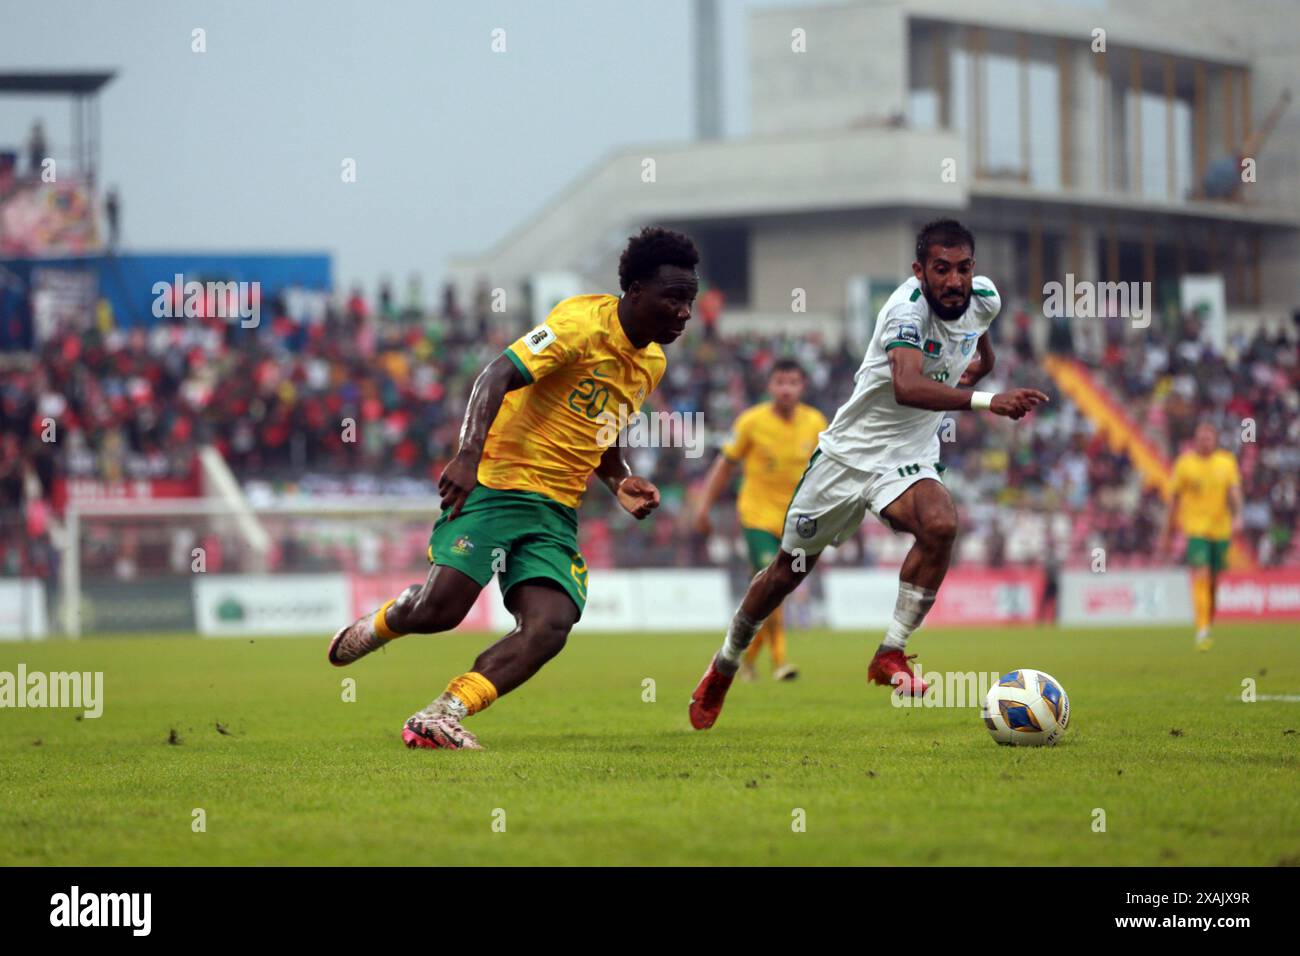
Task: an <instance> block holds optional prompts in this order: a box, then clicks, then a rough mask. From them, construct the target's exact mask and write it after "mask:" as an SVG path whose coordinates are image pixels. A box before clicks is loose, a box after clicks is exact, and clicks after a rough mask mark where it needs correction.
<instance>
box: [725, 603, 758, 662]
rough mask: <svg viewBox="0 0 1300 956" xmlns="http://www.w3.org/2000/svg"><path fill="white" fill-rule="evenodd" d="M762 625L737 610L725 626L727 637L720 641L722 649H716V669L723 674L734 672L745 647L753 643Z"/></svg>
mask: <svg viewBox="0 0 1300 956" xmlns="http://www.w3.org/2000/svg"><path fill="white" fill-rule="evenodd" d="M764 620H766V619H764ZM762 626H763V622H762V621H754V620H751V619H750V617H749V615H747V614H746V613H745V612H744V611H741V610H737V611H736V616H735V617H733V618H732V619H731V625H730V626H729V627H728V628H727V639H726V640H725V641H723V642H722V650H720V651H718V670H720V671H722V673H724V674H734V673H736V671H737V670H738V669H739V668H740V659H741V657H742V656H743V655H744V653H745V648H747V647H749V645H750V644H751V643H753V641H754V635H755V634H757V633H758V629H759V628H760V627H762Z"/></svg>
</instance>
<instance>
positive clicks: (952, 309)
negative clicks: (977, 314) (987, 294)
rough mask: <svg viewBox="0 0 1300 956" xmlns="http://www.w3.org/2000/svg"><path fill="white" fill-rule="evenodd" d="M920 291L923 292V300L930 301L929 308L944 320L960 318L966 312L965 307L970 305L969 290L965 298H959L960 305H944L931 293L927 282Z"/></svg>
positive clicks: (949, 320)
mask: <svg viewBox="0 0 1300 956" xmlns="http://www.w3.org/2000/svg"><path fill="white" fill-rule="evenodd" d="M921 291H922V292H924V293H925V301H926V302H928V303H930V310H931V311H932V312H933V313H934V314H935V315H937V316H938V317H939V318H940V319H942V320H943V321H945V322H952V321H954V320H956V319H960V318H961V317H962V316H963V315H965V314H966V309H967V308H968V307H969V306H970V293H969V292H968V293H966V298H964V299H962V300H961V305H944V304H943V303H942V302H940V301H939V300H938V299H936V298H935V297H934V296H933V295H932V294H931V292H930V286H929V284H928V283H927V284H925V285H923V286H922V287H921Z"/></svg>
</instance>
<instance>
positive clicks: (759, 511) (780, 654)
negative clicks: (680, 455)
mask: <svg viewBox="0 0 1300 956" xmlns="http://www.w3.org/2000/svg"><path fill="white" fill-rule="evenodd" d="M806 384H807V380H806V378H805V376H804V371H803V369H802V368H800V366H799V363H798V362H795V361H794V360H793V359H780V360H779V361H777V362H775V363H773V365H772V368H771V370H770V371H769V372H768V376H767V393H768V395H769V396H771V401H769V402H764V403H763V404H761V405H755V406H754V407H753V408H750V409H748V410H746V411H745V412H743V413H741V415H740V417H739V418H737V419H736V423H735V425H733V426H732V429H731V439H730V440H729V441H728V442H727V444H726V445H725V446H724V447H723V449H722V454H720V455H719V456H718V459H717V461H715V462H714V463H713V467H712V468H711V469H710V470H709V475H708V478H707V479H706V481H705V485H704V494H703V496H702V497H701V498H700V501H699V505H698V506H697V508H696V510H695V520H694V522H693V524H694V528H695V530H696V531H697V532H698V533H700V534H705V535H707V534H709V533H710V532H712V530H713V524H712V522H711V521H710V519H709V509H711V508H712V507H713V503H714V502H715V501H717V500H718V497H719V496H720V495H721V494H722V492H723V489H725V488H726V487H727V486H728V485H730V484H731V479H732V477H733V476H734V475H735V473H736V468H737V466H739V467H740V468H741V469H742V475H743V477H742V478H741V483H740V495H739V497H738V498H737V499H736V511H737V513H738V514H739V516H740V527H741V530H742V531H743V532H744V535H745V543H746V545H747V546H748V548H749V564H750V569H751V571H752V572H753V573H754V574H757V573H758V572H760V571H762V570H763V569H764V568H765V567H767V566H768V565H769V564H771V563H772V559H773V558H775V557H776V554H777V552H778V551H780V550H781V529H782V528H783V527H784V526H785V510H786V506H787V505H789V503H790V496H791V495H793V494H794V489H795V486H796V485H797V484H799V477H800V476H801V475H802V474H803V472H804V469H805V468H806V467H807V465H808V458H809V456H810V455H812V452H813V449H814V448H816V447H817V436H818V435H820V434H821V432H822V430H823V429H824V428H825V427H826V416H825V415H823V414H822V413H821V412H819V411H818V410H817V409H815V408H813V407H812V406H811V405H805V404H803V402H802V401H800V399H802V398H803V390H804V386H805V385H806ZM765 643H766V644H767V646H768V647H769V648H770V653H771V655H772V676H773V677H774V678H776V679H777V680H794V679H795V678H796V677H798V676H799V673H798V671H797V670H796V669H795V668H794V666H793V665H791V664H789V663H787V661H786V658H785V621H784V617H783V614H782V610H781V608H777V609H776V610H775V611H773V612H772V613H771V615H769V616H768V619H767V621H766V622H764V624H763V626H762V628H760V629H759V631H758V633H757V634H756V635H754V642H753V643H752V644H750V645H749V647H748V648H747V649H746V650H745V659H744V661H743V662H742V663H741V666H740V674H741V676H742V677H744V678H745V679H746V680H754V679H755V678H756V676H757V670H756V669H755V667H754V662H755V661H756V660H757V659H758V652H759V649H760V647H761V646H762V645H763V644H765Z"/></svg>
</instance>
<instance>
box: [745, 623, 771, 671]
mask: <svg viewBox="0 0 1300 956" xmlns="http://www.w3.org/2000/svg"><path fill="white" fill-rule="evenodd" d="M768 623H769V622H768V621H764V622H763V626H762V627H760V628H759V629H758V633H757V634H755V635H754V639H753V640H752V641H750V642H749V647H747V648H745V663H746V664H753V663H754V662H755V661H756V660H758V652H759V650H761V649H762V647H763V637H764V635H766V634H767V627H768Z"/></svg>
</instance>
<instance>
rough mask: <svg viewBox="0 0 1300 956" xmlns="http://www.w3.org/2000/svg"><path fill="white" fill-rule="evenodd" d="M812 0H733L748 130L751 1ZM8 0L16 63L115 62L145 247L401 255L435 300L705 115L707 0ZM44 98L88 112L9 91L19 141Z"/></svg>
mask: <svg viewBox="0 0 1300 956" xmlns="http://www.w3.org/2000/svg"><path fill="white" fill-rule="evenodd" d="M801 2H803V0H721V9H722V37H723V50H722V56H723V85H724V96H725V99H724V104H725V105H724V111H725V113H724V115H725V124H726V131H727V134H728V135H742V134H744V133H745V132H746V131H747V115H746V114H747V103H748V96H749V90H748V77H747V75H746V72H745V61H746V49H745V47H746V44H745V30H746V28H745V14H746V11H747V10H748V9H752V8H754V7H761V6H793V5H798V4H799V3H801ZM0 9H2V10H3V14H0V22H2V23H3V27H2V28H0V64H3V66H0V69H4V70H36V69H47V70H54V69H76V70H82V69H111V70H116V71H117V73H118V76H117V78H116V79H115V80H114V81H113V82H112V83H111V84H109V86H108V87H107V88H106V89H105V90H104V92H103V95H102V97H101V111H102V112H101V116H102V139H103V143H102V154H101V155H102V167H101V182H102V183H103V184H104V185H116V186H117V187H118V189H119V193H120V196H121V200H122V212H123V217H122V221H123V233H124V239H125V245H126V248H127V249H129V250H140V251H176V250H184V251H199V250H224V251H250V250H252V251H262V250H268V251H269V250H318V251H328V252H330V253H331V254H332V255H333V256H334V267H335V281H336V283H339V284H342V285H349V284H351V283H352V282H353V281H357V280H359V281H361V282H363V283H364V284H365V285H366V287H367V289H368V290H372V289H373V285H374V283H375V282H376V281H377V279H378V278H379V277H380V276H381V275H383V274H389V275H391V276H392V277H393V278H394V280H395V282H396V284H397V287H398V289H399V290H401V289H402V288H404V285H405V281H406V277H407V275H408V274H409V273H411V272H412V271H414V270H418V271H420V272H421V273H422V274H423V276H424V280H425V282H426V293H425V294H426V301H428V300H429V299H430V298H431V291H430V288H431V287H430V286H429V285H428V283H431V282H432V281H433V280H434V279H435V278H436V277H439V276H440V275H441V274H442V271H443V268H444V266H445V264H446V261H447V259H448V257H449V256H451V255H454V254H456V253H462V252H476V251H479V250H482V249H485V248H486V247H488V246H490V245H491V244H492V243H494V242H495V241H497V240H498V239H500V238H501V237H502V236H503V235H504V234H505V233H506V232H507V231H508V230H509V229H511V228H512V227H513V226H514V225H515V224H517V223H519V222H520V221H521V220H523V219H524V218H525V217H527V216H528V215H529V214H531V213H533V212H534V211H536V210H537V209H538V208H539V207H540V206H541V205H542V204H543V203H544V202H545V201H546V199H547V198H548V197H549V196H551V195H553V194H554V193H555V192H556V191H557V190H559V189H561V188H562V187H564V186H565V185H567V184H568V183H570V182H572V181H573V180H574V179H575V178H577V177H578V176H579V175H581V174H582V173H583V171H584V170H586V169H588V168H590V167H591V166H592V165H593V164H594V163H595V162H596V161H597V160H599V159H600V158H601V157H602V156H604V155H605V154H606V153H607V152H609V151H610V150H612V149H614V148H615V147H618V146H620V145H624V144H630V143H642V142H663V141H668V142H674V141H682V140H686V139H689V138H690V137H691V135H692V131H693V128H694V113H693V93H692V56H693V54H692V50H693V46H692V44H693V30H692V22H691V21H692V9H693V4H692V2H691V0H547V2H541V0H515V2H483V0H425V2H416V0H385V2H382V3H380V2H371V3H358V2H340V0H316V2H306V0H276V2H266V0H230V2H221V3H216V2H193V0H141V2H129V3H128V2H120V3H119V2H112V3H109V2H102V0H39V2H21V3H20V2H17V0H0ZM195 28H203V29H204V30H205V31H206V44H207V51H206V52H205V53H195V52H192V51H191V35H192V31H193V30H194V29H195ZM497 28H500V29H504V30H505V31H506V32H505V42H506V52H505V53H494V52H493V51H492V48H491V45H492V31H493V30H494V29H497ZM38 116H41V117H44V118H45V122H46V135H47V138H48V139H49V140H50V145H51V151H52V152H53V154H54V155H55V156H56V157H57V156H60V155H63V154H66V153H68V152H69V151H70V149H71V136H72V133H71V130H72V122H71V112H70V110H69V109H68V108H67V107H66V106H65V105H64V104H63V102H62V101H60V100H57V99H54V98H48V97H23V98H4V99H0V144H5V143H7V144H10V145H13V146H21V145H22V144H24V143H25V142H26V139H27V135H28V131H29V128H30V126H31V123H32V120H33V119H34V118H36V117H38ZM24 155H25V154H24ZM348 157H350V158H354V159H355V160H356V164H357V181H356V182H355V183H351V184H344V183H343V182H342V180H341V177H340V170H341V163H342V161H343V160H344V158H348Z"/></svg>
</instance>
